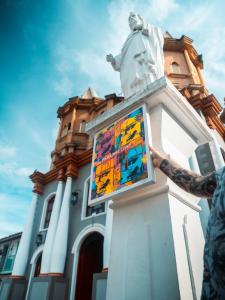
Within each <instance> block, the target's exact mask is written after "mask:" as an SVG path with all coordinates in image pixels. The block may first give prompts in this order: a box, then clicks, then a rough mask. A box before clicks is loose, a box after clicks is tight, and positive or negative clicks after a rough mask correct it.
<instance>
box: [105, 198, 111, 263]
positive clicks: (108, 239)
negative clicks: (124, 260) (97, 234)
mask: <svg viewBox="0 0 225 300" xmlns="http://www.w3.org/2000/svg"><path fill="white" fill-rule="evenodd" d="M111 203H112V201H109V202H108V208H107V212H106V222H105V237H104V245H103V269H107V268H108V267H109V256H110V247H111V236H112V222H113V210H112V209H111V208H110V204H111ZM106 205H107V203H106Z"/></svg>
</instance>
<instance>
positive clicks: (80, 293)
mask: <svg viewBox="0 0 225 300" xmlns="http://www.w3.org/2000/svg"><path fill="white" fill-rule="evenodd" d="M102 267H103V236H102V235H101V234H100V233H97V232H94V233H92V234H90V235H89V236H88V237H87V238H86V239H85V240H84V242H83V244H82V245H81V248H80V253H79V260H78V269H77V284H76V293H75V299H76V300H91V295H92V281H93V274H94V273H99V272H101V271H102Z"/></svg>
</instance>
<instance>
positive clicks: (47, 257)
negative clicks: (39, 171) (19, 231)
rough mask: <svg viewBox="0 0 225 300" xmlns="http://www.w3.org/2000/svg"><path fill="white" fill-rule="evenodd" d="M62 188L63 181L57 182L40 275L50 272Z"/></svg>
mask: <svg viewBox="0 0 225 300" xmlns="http://www.w3.org/2000/svg"><path fill="white" fill-rule="evenodd" d="M63 186H64V183H63V181H59V182H58V186H57V191H56V196H55V201H54V205H53V210H52V215H51V219H50V223H49V227H48V232H47V236H46V241H45V245H44V250H43V254H42V262H41V274H47V273H49V272H50V262H51V255H52V248H53V242H54V238H55V234H56V229H57V224H58V219H59V214H60V208H61V204H62V195H63Z"/></svg>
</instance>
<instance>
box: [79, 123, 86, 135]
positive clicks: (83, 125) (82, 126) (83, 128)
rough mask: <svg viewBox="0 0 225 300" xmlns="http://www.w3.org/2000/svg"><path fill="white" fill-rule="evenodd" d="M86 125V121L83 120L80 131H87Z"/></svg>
mask: <svg viewBox="0 0 225 300" xmlns="http://www.w3.org/2000/svg"><path fill="white" fill-rule="evenodd" d="M85 125H86V121H85V120H82V121H81V123H80V130H79V132H84V131H85Z"/></svg>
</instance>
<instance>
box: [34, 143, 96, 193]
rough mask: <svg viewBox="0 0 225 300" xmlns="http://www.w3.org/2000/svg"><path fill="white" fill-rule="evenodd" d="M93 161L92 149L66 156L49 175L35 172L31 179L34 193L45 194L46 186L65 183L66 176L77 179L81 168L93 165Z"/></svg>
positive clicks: (55, 165) (56, 163)
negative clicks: (57, 181)
mask: <svg viewBox="0 0 225 300" xmlns="http://www.w3.org/2000/svg"><path fill="white" fill-rule="evenodd" d="M91 161H92V148H91V149H89V150H87V151H84V152H83V153H82V154H79V155H76V154H75V153H68V154H66V155H65V156H63V157H62V158H60V159H59V160H58V161H57V162H55V164H54V169H52V170H50V171H48V172H47V173H41V172H39V171H34V173H33V174H32V175H30V179H31V181H32V182H33V183H34V188H33V192H34V193H37V194H40V195H41V194H43V190H44V186H45V185H46V184H48V183H50V182H52V181H54V180H63V181H65V179H66V176H71V177H73V178H76V177H77V176H78V175H79V168H81V167H83V166H84V165H86V164H88V163H91Z"/></svg>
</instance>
